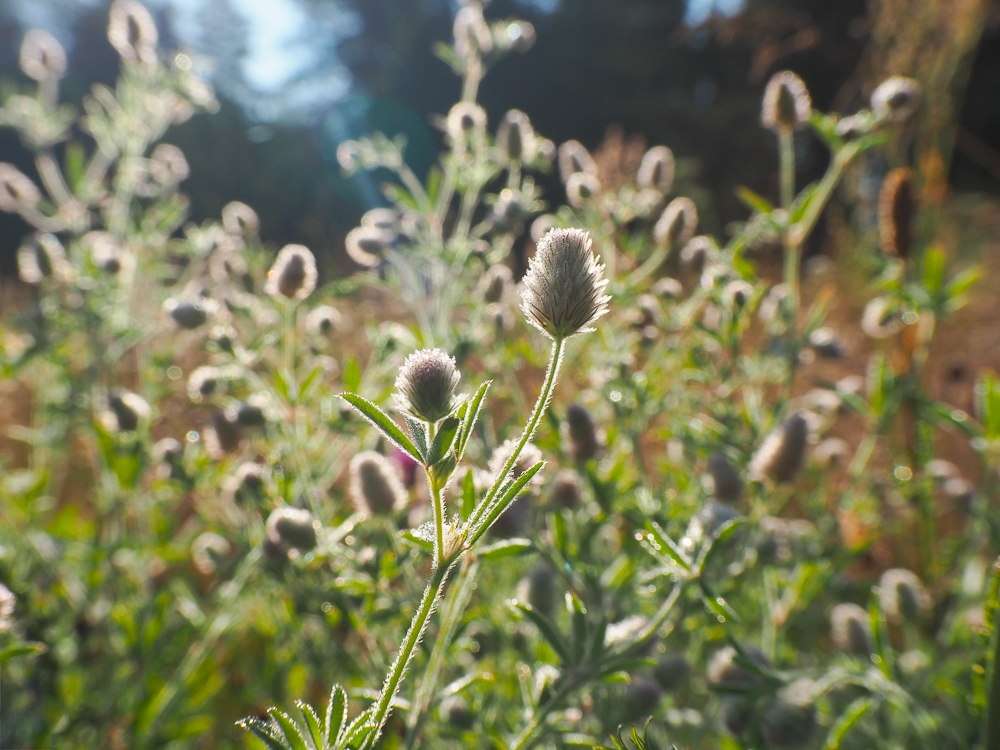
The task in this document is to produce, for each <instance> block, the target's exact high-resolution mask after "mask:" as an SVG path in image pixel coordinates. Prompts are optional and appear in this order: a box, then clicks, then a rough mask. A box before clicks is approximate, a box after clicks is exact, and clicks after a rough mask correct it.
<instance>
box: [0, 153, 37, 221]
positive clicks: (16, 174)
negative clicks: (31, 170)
mask: <svg viewBox="0 0 1000 750" xmlns="http://www.w3.org/2000/svg"><path fill="white" fill-rule="evenodd" d="M41 198H42V194H41V193H40V192H39V191H38V187H37V186H36V185H35V183H34V182H32V181H31V178H30V177H28V176H27V175H26V174H24V172H22V171H21V170H20V169H18V168H17V167H15V166H14V165H13V164H10V163H8V162H0V211H6V212H8V213H12V212H14V211H23V210H25V209H31V208H34V207H35V206H37V205H38V201H40V200H41Z"/></svg>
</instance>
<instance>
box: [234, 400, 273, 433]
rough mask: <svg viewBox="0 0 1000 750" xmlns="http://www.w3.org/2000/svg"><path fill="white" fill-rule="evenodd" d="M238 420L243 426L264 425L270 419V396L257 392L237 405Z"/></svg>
mask: <svg viewBox="0 0 1000 750" xmlns="http://www.w3.org/2000/svg"><path fill="white" fill-rule="evenodd" d="M236 421H237V422H239V423H240V425H242V426H243V427H251V428H253V427H263V426H264V425H266V424H267V421H268V396H267V394H265V393H255V394H254V395H252V396H250V398H248V399H247V400H246V401H241V402H240V403H239V404H237V406H236Z"/></svg>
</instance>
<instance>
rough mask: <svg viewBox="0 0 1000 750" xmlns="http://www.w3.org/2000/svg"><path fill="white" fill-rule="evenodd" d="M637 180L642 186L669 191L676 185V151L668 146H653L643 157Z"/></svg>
mask: <svg viewBox="0 0 1000 750" xmlns="http://www.w3.org/2000/svg"><path fill="white" fill-rule="evenodd" d="M635 181H636V183H637V184H638V185H639V187H641V188H653V189H655V190H658V191H660V192H661V193H663V194H664V195H666V194H667V193H669V192H670V188H672V187H673V186H674V152H673V151H671V150H670V149H669V148H667V147H666V146H653V147H652V148H651V149H649V151H647V152H646V154H645V155H644V156H643V157H642V163H641V164H639V172H638V174H637V175H636V178H635Z"/></svg>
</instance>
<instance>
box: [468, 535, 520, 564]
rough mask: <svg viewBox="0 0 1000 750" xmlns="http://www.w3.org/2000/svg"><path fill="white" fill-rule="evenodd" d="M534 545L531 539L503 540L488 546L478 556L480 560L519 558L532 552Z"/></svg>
mask: <svg viewBox="0 0 1000 750" xmlns="http://www.w3.org/2000/svg"><path fill="white" fill-rule="evenodd" d="M533 548H534V544H533V543H532V541H531V540H530V539H517V538H515V539H503V540H502V541H499V542H495V543H493V544H488V545H486V546H485V547H483V548H482V549H481V550H479V552H477V553H476V554H477V556H478V557H479V559H480V560H500V559H501V558H504V557H517V556H518V555H523V554H524V553H525V552H530V551H531V550H532V549H533Z"/></svg>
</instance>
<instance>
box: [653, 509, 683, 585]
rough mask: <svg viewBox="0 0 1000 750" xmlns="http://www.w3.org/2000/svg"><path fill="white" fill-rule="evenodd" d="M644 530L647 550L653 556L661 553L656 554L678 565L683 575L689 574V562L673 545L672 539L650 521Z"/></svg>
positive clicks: (654, 522) (678, 548)
mask: <svg viewBox="0 0 1000 750" xmlns="http://www.w3.org/2000/svg"><path fill="white" fill-rule="evenodd" d="M646 530H647V532H648V533H647V537H646V542H647V544H648V545H649V546H648V547H647V549H649V550H650V551H651V552H653V553H654V554H657V553H662V555H660V554H657V556H658V557H660V556H666V557H668V558H669V559H670V560H672V561H673V562H674V563H676V564H677V565H679V566H680V567H681V568H682V569H683V570H684V572H685V573H690V572H691V561H690V560H688V558H687V555H685V554H684V552H683V551H682V550H681V548H680V547H678V546H677V545H676V544H675V543H674V540H673V539H671V538H670V537H669V536H667V532H665V531H664V530H663V528H662V527H661V526H660V525H659V524H658V523H656V521H650V522H649V523H648V524H647V526H646Z"/></svg>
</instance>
